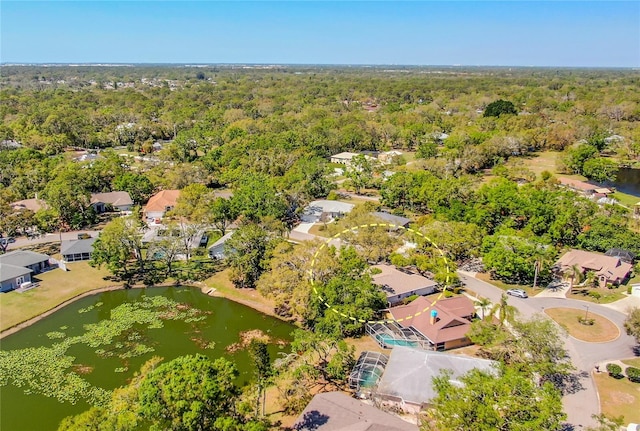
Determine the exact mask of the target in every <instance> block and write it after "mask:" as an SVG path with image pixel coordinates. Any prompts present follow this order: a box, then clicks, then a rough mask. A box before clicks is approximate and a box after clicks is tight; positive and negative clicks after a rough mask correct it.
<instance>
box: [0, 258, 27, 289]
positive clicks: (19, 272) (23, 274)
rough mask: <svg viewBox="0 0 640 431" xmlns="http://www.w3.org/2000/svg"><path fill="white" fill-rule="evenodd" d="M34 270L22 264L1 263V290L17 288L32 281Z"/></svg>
mask: <svg viewBox="0 0 640 431" xmlns="http://www.w3.org/2000/svg"><path fill="white" fill-rule="evenodd" d="M32 272H33V270H31V269H29V268H24V267H22V266H16V265H10V264H8V263H0V292H9V291H11V290H14V289H17V288H19V287H20V285H22V283H28V282H30V281H31V273H32Z"/></svg>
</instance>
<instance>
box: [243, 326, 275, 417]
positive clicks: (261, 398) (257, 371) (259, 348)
mask: <svg viewBox="0 0 640 431" xmlns="http://www.w3.org/2000/svg"><path fill="white" fill-rule="evenodd" d="M249 356H251V359H252V361H253V374H254V376H255V378H256V380H257V385H258V397H257V402H256V416H257V415H258V412H259V411H260V405H261V404H262V416H264V414H265V408H266V402H267V400H266V398H267V390H266V386H267V384H268V382H269V378H270V377H271V376H272V373H273V369H272V367H271V357H270V356H269V351H268V350H267V343H266V342H265V341H263V340H259V339H256V338H254V339H253V340H251V342H250V343H249Z"/></svg>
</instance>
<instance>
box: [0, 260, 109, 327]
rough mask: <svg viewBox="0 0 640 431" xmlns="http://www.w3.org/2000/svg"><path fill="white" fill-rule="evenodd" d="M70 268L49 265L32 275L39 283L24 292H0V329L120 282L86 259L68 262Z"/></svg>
mask: <svg viewBox="0 0 640 431" xmlns="http://www.w3.org/2000/svg"><path fill="white" fill-rule="evenodd" d="M67 268H68V269H69V271H62V270H60V269H52V270H50V271H48V272H45V273H42V274H38V275H36V276H34V280H33V281H34V282H38V283H40V285H39V286H38V287H36V288H34V289H31V290H28V291H26V292H24V293H19V292H16V291H13V292H8V293H3V294H0V314H1V315H2V319H0V331H4V330H6V329H8V328H11V327H13V326H15V325H18V324H19V323H22V322H25V321H27V320H29V319H31V318H33V317H36V316H39V315H41V314H42V313H44V312H46V311H48V310H51V309H53V308H55V307H56V306H58V305H60V304H62V303H63V302H65V301H67V300H69V299H72V298H74V297H76V296H78V295H81V294H83V293H85V292H90V291H92V290H96V289H100V288H105V287H109V286H120V283H117V282H114V281H111V280H105V277H106V276H108V275H109V271H108V270H107V269H106V268H102V269H97V268H92V267H91V266H89V264H88V263H87V262H74V263H68V264H67Z"/></svg>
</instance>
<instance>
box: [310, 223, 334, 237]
mask: <svg viewBox="0 0 640 431" xmlns="http://www.w3.org/2000/svg"><path fill="white" fill-rule="evenodd" d="M309 233H310V234H311V235H317V236H322V237H325V238H329V236H330V235H329V230H328V229H326V228H325V227H324V225H321V224H314V225H313V226H311V229H309Z"/></svg>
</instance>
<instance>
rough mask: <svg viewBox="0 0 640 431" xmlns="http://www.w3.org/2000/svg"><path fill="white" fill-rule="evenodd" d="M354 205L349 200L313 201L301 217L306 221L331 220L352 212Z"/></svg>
mask: <svg viewBox="0 0 640 431" xmlns="http://www.w3.org/2000/svg"><path fill="white" fill-rule="evenodd" d="M354 206H355V205H354V204H350V203H347V202H340V201H332V200H318V201H313V202H309V205H307V206H306V208H305V209H304V212H303V213H302V217H301V219H302V221H303V222H305V223H317V222H320V221H331V220H333V219H335V218H339V217H343V216H344V215H345V214H348V213H350V212H351V210H352V209H353V207H354Z"/></svg>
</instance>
